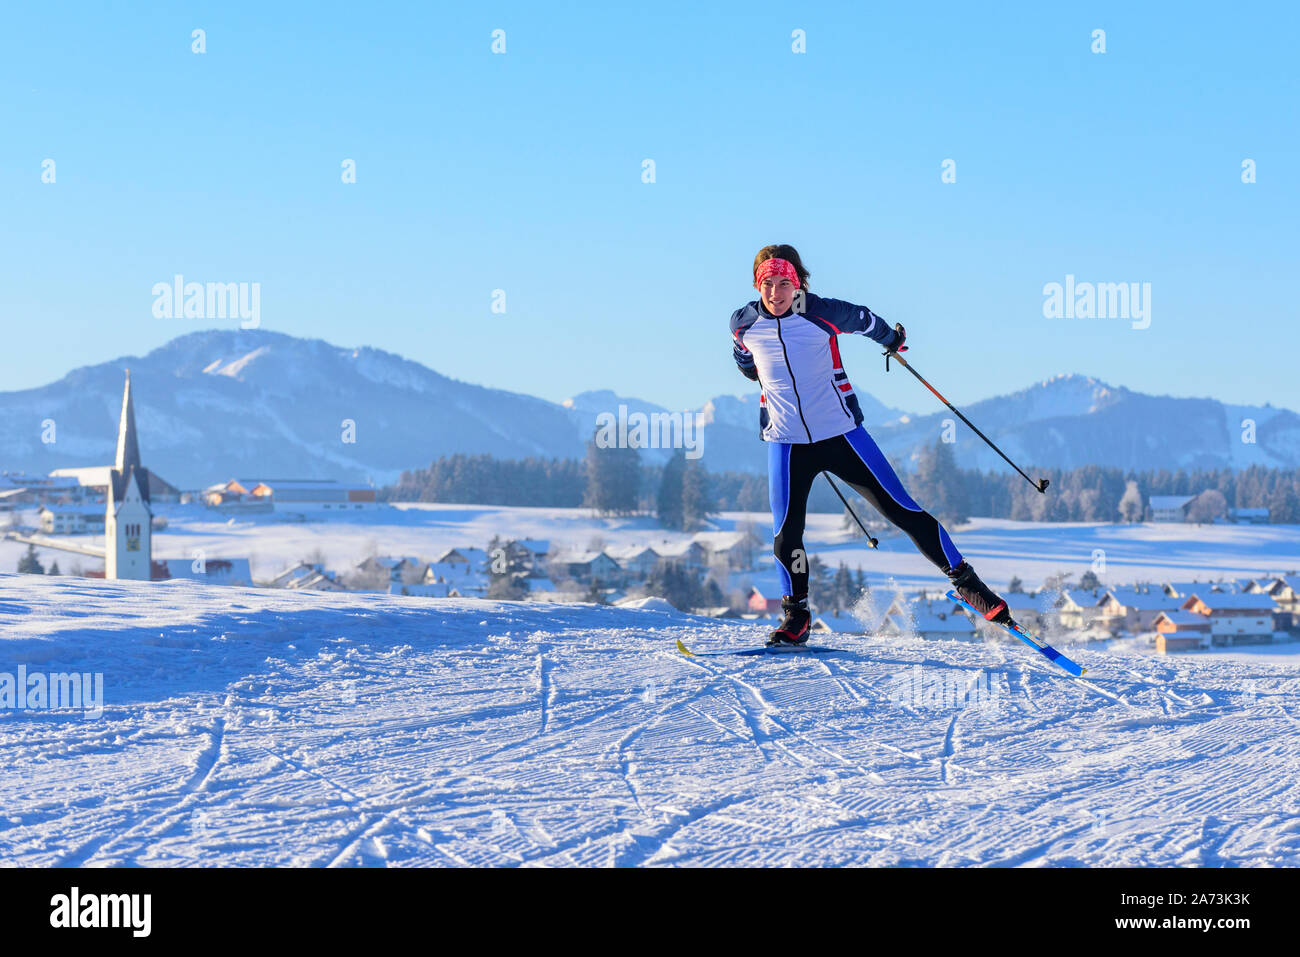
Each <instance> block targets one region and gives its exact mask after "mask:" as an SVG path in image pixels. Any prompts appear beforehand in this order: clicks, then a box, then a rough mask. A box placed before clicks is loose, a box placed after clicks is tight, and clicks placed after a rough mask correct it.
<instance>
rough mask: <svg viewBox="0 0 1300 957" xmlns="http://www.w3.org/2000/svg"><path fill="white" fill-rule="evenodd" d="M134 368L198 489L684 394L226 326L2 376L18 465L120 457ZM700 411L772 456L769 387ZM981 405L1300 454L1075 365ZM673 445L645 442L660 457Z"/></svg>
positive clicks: (901, 418)
mask: <svg viewBox="0 0 1300 957" xmlns="http://www.w3.org/2000/svg"><path fill="white" fill-rule="evenodd" d="M127 367H129V368H130V369H131V373H132V380H133V383H134V386H135V389H134V391H135V402H136V420H137V424H138V426H139V430H140V443H141V450H142V452H143V454H144V458H145V464H146V465H148V466H149V467H150V468H152V469H153V470H155V471H156V472H157V473H158V474H159V475H161V476H162V477H163V478H165V479H167V480H168V481H170V482H172V483H173V484H175V485H177V486H180V487H181V488H197V487H201V486H204V485H208V484H211V483H213V482H216V481H220V480H223V479H226V478H229V477H231V476H235V475H247V474H250V473H256V474H259V475H266V476H277V477H300V478H312V477H318V478H324V477H330V478H339V479H346V480H353V481H363V480H367V479H369V480H371V481H373V482H375V483H376V484H382V483H386V482H390V481H393V480H394V479H396V477H397V476H398V475H399V474H400V472H401V471H402V470H403V469H409V468H417V467H421V466H425V465H427V464H428V463H429V462H430V461H431V460H432V459H434V458H437V457H439V456H444V455H450V454H453V453H456V452H463V453H472V454H478V453H486V454H490V455H494V456H498V457H502V458H525V457H528V456H546V457H561V458H573V457H580V456H581V455H582V454H583V450H584V447H585V443H586V441H587V439H588V438H589V437H590V436H591V435H592V432H593V430H594V428H595V426H596V422H597V417H598V416H600V415H601V414H602V413H607V414H610V415H614V416H617V415H618V411H619V406H625V407H626V410H627V414H629V415H631V414H634V413H638V412H639V413H643V414H646V415H649V414H652V413H671V412H674V411H680V410H670V409H666V408H664V407H663V406H659V405H656V404H654V403H651V402H647V401H644V400H641V399H636V398H628V397H624V396H621V395H619V394H617V393H616V392H613V391H610V390H598V391H592V392H583V393H580V394H579V395H576V396H574V397H573V398H571V399H569V400H567V401H566V402H564V403H554V402H548V401H546V400H543V399H539V398H534V397H532V396H528V395H522V394H520V393H515V392H508V391H505V390H503V389H492V388H487V387H484V386H477V385H471V384H469V383H465V382H460V381H457V380H455V379H451V378H448V377H447V376H444V375H441V374H440V373H438V372H435V371H434V370H432V369H429V368H427V367H425V366H423V365H420V364H419V363H417V362H412V361H410V360H408V359H404V358H402V357H401V356H398V355H394V354H393V353H390V352H384V351H382V350H379V349H371V348H366V347H362V348H350V347H340V346H336V345H331V344H330V343H327V342H323V341H321V340H319V339H300V338H296V337H293V336H288V335H285V334H283V333H277V332H270V331H266V330H261V329H253V330H209V331H204V332H194V333H191V334H189V335H185V336H181V337H179V338H177V339H173V340H172V341H171V342H168V343H167V344H165V345H163V346H161V347H159V348H158V349H155V350H153V351H152V352H150V353H149V354H148V355H146V356H143V357H120V358H117V359H113V360H111V361H108V362H103V363H100V364H98V365H94V366H87V367H83V368H80V369H75V370H73V371H72V372H70V373H68V374H67V375H66V376H64V377H63V378H62V379H60V380H59V381H57V382H53V383H51V384H49V385H46V386H42V387H40V388H36V389H26V390H22V391H17V392H0V449H3V453H0V468H5V469H9V470H22V471H27V472H31V473H35V474H44V473H45V472H48V471H49V470H51V469H54V468H60V467H66V466H79V465H102V464H106V463H107V462H108V461H110V459H111V457H112V454H113V443H114V440H115V437H116V434H117V419H118V415H119V412H120V408H121V397H122V371H123V369H124V368H127ZM858 396H859V399H860V401H861V403H862V408H863V413H864V416H865V422H866V425H867V427H868V428H869V429H870V430H871V432H872V434H873V435H874V436H875V437H876V439H877V440H878V441H879V442H880V443H881V445H882V446H883V447H884V448H885V450H886V452H887V453H888V454H889V455H890V456H891V457H894V458H895V459H896V460H901V461H907V460H908V459H909V458H910V457H911V456H912V455H913V454H914V453H915V451H916V449H917V448H918V447H919V446H921V445H922V444H926V443H932V442H934V441H935V440H936V439H937V438H939V436H940V435H941V432H942V430H943V427H944V420H945V419H947V418H953V416H952V414H951V413H950V412H948V410H946V409H943V408H942V407H940V408H939V409H938V411H936V412H933V413H931V414H928V415H924V416H908V415H905V414H903V413H902V412H900V411H899V410H897V409H891V408H888V407H887V406H885V405H883V404H881V403H880V402H878V401H877V400H875V399H874V398H873V397H872V396H870V395H869V394H867V393H865V392H862V391H861V390H859V392H858ZM936 404H937V403H936ZM692 411H695V412H698V413H701V414H702V422H703V423H704V441H703V455H704V463H705V465H707V466H708V467H709V468H710V469H712V470H714V471H721V470H726V469H735V470H751V471H760V472H761V471H763V470H764V469H765V468H766V456H765V452H764V448H763V446H762V444H761V443H760V442H759V441H758V410H757V393H756V392H748V393H746V394H745V395H741V396H734V395H724V396H718V397H715V398H714V399H712V400H710V401H709V402H707V403H706V404H705V405H704V406H703V407H702V408H701V409H698V410H692ZM963 411H964V412H966V413H967V415H968V416H969V417H970V418H971V420H972V421H974V422H975V423H976V425H978V426H979V427H980V428H981V429H983V430H984V431H985V433H986V434H987V435H989V437H990V438H992V439H993V440H994V441H996V442H998V443H999V444H1000V445H1001V446H1002V447H1003V448H1004V449H1005V450H1006V452H1007V454H1008V455H1010V456H1011V457H1012V458H1013V459H1015V460H1016V461H1018V462H1021V463H1022V465H1025V466H1027V467H1028V466H1036V467H1043V466H1061V467H1069V466H1075V465H1083V464H1089V463H1091V464H1100V465H1115V466H1121V467H1125V468H1153V467H1165V468H1178V467H1187V468H1192V467H1197V466H1201V467H1208V466H1232V467H1237V468H1244V467H1246V466H1248V465H1251V464H1255V463H1259V464H1264V465H1283V466H1288V467H1295V466H1300V416H1297V415H1296V414H1295V413H1294V412H1291V411H1289V410H1286V409H1276V408H1272V407H1269V406H1263V407H1260V406H1241V405H1226V404H1224V403H1221V402H1218V401H1216V400H1213V399H1208V398H1207V399H1175V398H1169V397H1165V396H1149V395H1143V394H1141V393H1137V392H1133V391H1131V390H1129V389H1125V388H1122V387H1115V386H1111V385H1107V384H1106V383H1104V382H1100V381H1098V380H1096V379H1092V378H1087V377H1084V376H1078V375H1065V376H1058V377H1056V378H1053V379H1049V380H1047V381H1044V382H1041V383H1039V384H1037V385H1035V386H1032V387H1031V388H1028V389H1024V390H1022V391H1020V392H1017V393H1015V394H1013V395H1008V396H999V397H996V398H991V399H987V400H985V401H983V402H977V403H974V404H973V405H971V406H970V407H969V408H966V409H963ZM1245 419H1250V420H1253V421H1254V423H1255V427H1254V429H1255V435H1254V437H1255V442H1254V443H1250V442H1245V441H1243V440H1242V439H1243V431H1244V430H1243V426H1242V421H1243V420H1245ZM955 434H956V437H957V442H956V444H955V446H954V451H955V453H956V457H957V460H958V462H959V463H960V464H962V465H965V466H968V467H969V466H974V467H979V468H992V469H998V468H1006V466H1005V465H1004V464H1003V463H1002V462H1001V460H1000V459H998V458H997V456H996V454H995V453H994V452H993V451H992V450H991V449H988V448H987V447H986V446H985V445H984V444H983V443H982V442H980V441H979V440H978V438H977V437H975V436H974V435H973V434H972V433H971V432H970V431H969V430H968V429H967V428H966V427H965V426H964V425H962V424H961V423H960V422H958V423H957V424H956V430H955ZM666 454H667V453H666V452H663V451H661V450H655V449H651V450H648V451H647V452H646V453H645V455H646V458H647V459H648V460H650V461H662V460H663V458H664V457H665V456H666Z"/></svg>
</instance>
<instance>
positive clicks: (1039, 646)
mask: <svg viewBox="0 0 1300 957" xmlns="http://www.w3.org/2000/svg"><path fill="white" fill-rule="evenodd" d="M948 598H950V599H951V600H952V601H955V602H957V603H958V604H959V605H965V606H966V607H967V608H970V610H971V613H972V614H973V615H974V616H975V618H976V620H985V619H984V616H983V615H981V614H980V613H979V612H978V611H976V610H975V609H974V608H973V607H972V606H971V604H970V602H968V601H966V600H965V599H963V598H962V597H961V595H958V594H957V593H956V592H955V591H953V590H952V589H951V588H950V589H948ZM989 624H990V625H997V626H998V627H999V628H1005V629H1006V630H1007V631H1009V632H1011V634H1013V635H1015V636H1016V637H1017V638H1019V639H1020V640H1021V641H1023V642H1024V643H1025V644H1027V645H1028V646H1029V647H1030V648H1033V649H1034V650H1035V651H1037V652H1038V653H1040V654H1041V655H1043V656H1044V657H1045V658H1047V660H1048V661H1054V662H1056V663H1057V664H1058V665H1060V666H1061V667H1062V668H1064V669H1065V670H1066V671H1068V672H1069V673H1070V674H1072V675H1074V676H1075V677H1076V678H1082V677H1083V676H1084V675H1085V674H1086V673H1087V671H1088V669H1087V668H1084V667H1082V666H1080V665H1077V664H1075V663H1074V662H1073V661H1071V660H1070V659H1069V658H1067V657H1065V655H1063V654H1061V653H1060V652H1059V651H1057V650H1056V649H1055V648H1053V647H1052V646H1051V645H1049V644H1048V643H1047V642H1045V641H1043V639H1041V638H1039V637H1038V636H1037V635H1031V634H1030V633H1029V632H1027V631H1025V629H1023V628H1021V627H1020V625H1018V624H1016V622H1015V619H1012V621H1011V623H1010V624H1006V625H1004V624H1002V623H1001V622H996V621H990V622H989Z"/></svg>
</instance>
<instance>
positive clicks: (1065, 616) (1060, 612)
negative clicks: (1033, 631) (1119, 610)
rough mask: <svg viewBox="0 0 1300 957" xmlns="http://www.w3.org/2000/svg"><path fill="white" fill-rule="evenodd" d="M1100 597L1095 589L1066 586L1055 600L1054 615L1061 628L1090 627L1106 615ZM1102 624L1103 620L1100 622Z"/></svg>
mask: <svg viewBox="0 0 1300 957" xmlns="http://www.w3.org/2000/svg"><path fill="white" fill-rule="evenodd" d="M1101 602H1102V598H1101V596H1099V595H1098V594H1097V591H1096V590H1093V591H1089V590H1087V589H1086V588H1066V589H1063V590H1062V591H1061V597H1060V598H1059V599H1057V602H1056V617H1057V620H1058V621H1059V622H1060V623H1061V627H1062V628H1091V627H1092V626H1093V625H1094V624H1098V623H1099V619H1102V618H1105V617H1108V616H1107V615H1106V613H1105V610H1104V609H1103V608H1102V607H1101ZM1102 623H1103V624H1104V622H1102Z"/></svg>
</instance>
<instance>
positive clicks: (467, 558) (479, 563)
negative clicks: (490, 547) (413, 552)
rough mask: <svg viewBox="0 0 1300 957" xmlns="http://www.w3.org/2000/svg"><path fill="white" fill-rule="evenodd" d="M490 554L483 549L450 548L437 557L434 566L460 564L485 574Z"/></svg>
mask: <svg viewBox="0 0 1300 957" xmlns="http://www.w3.org/2000/svg"><path fill="white" fill-rule="evenodd" d="M488 559H489V556H488V553H487V552H486V551H485V550H484V549H482V548H449V549H447V550H446V551H444V552H442V553H441V554H440V555H438V556H436V557H435V558H434V560H433V564H439V565H441V564H444V563H448V562H450V563H453V564H456V563H459V564H463V565H465V566H467V567H468V568H470V569H472V570H473V571H479V572H485V571H487V567H488Z"/></svg>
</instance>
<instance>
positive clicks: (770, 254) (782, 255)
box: [749, 243, 809, 289]
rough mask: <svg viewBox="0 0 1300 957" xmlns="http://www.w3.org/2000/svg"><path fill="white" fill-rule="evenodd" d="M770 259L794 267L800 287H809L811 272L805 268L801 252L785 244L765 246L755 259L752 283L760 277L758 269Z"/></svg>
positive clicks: (751, 277)
mask: <svg viewBox="0 0 1300 957" xmlns="http://www.w3.org/2000/svg"><path fill="white" fill-rule="evenodd" d="M769 259H784V260H785V261H786V262H788V263H789V264H790V265H792V266H794V271H795V272H797V273H798V274H799V286H800V287H801V288H803V289H807V288H809V287H808V276H809V272H808V270H807V269H804V268H803V261H802V260H801V259H800V258H799V251H798V250H797V249H795V248H794V247H793V246H788V245H786V244H785V243H778V244H777V245H775V246H764V247H763V248H762V249H760V250H759V251H758V255H757V256H755V257H754V270H753V274H752V275H751V276H750V277H749V279H750V282H751V283H752V282H754V281H755V280H756V279H757V277H758V267H759V266H761V265H762V264H763V263H764V262H766V261H767V260H769Z"/></svg>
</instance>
